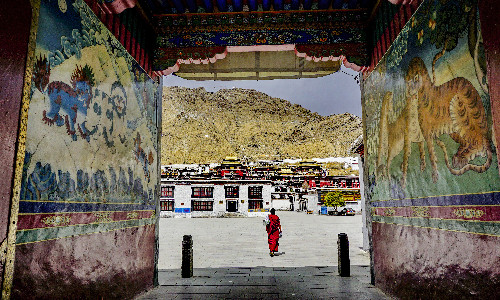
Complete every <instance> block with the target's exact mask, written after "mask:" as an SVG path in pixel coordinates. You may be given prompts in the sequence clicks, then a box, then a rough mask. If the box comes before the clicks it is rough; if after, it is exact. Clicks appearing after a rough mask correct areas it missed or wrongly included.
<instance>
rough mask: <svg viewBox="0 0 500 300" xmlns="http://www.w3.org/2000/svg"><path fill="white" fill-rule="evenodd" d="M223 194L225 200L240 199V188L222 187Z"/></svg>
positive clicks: (232, 186) (234, 186)
mask: <svg viewBox="0 0 500 300" xmlns="http://www.w3.org/2000/svg"><path fill="white" fill-rule="evenodd" d="M224 194H225V196H226V199H227V198H239V197H240V187H239V186H237V185H227V186H224Z"/></svg>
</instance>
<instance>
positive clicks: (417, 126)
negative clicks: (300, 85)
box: [362, 0, 500, 299]
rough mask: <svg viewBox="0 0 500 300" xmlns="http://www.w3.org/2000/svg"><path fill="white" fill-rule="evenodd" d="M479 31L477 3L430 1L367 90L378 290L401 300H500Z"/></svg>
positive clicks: (497, 184) (491, 146)
mask: <svg viewBox="0 0 500 300" xmlns="http://www.w3.org/2000/svg"><path fill="white" fill-rule="evenodd" d="M479 21H480V18H479V14H478V9H477V1H473V0H457V1H439V0H426V1H424V2H423V3H422V4H421V5H420V7H419V9H418V10H417V11H416V13H415V14H414V15H413V17H412V18H411V19H410V21H409V22H408V23H407V24H406V26H405V27H404V28H403V29H402V30H401V33H400V35H399V36H398V37H397V38H396V39H395V41H394V42H393V44H392V46H391V47H390V48H389V50H388V51H387V52H386V53H385V56H384V58H383V59H382V60H381V61H380V62H379V64H378V65H377V67H376V68H375V70H374V71H373V72H372V73H371V74H370V76H369V77H368V78H367V79H366V80H365V82H364V86H363V96H362V97H363V99H362V102H363V103H362V104H363V120H364V122H365V124H364V126H365V148H366V160H365V172H366V173H367V174H366V175H365V179H368V180H365V182H364V183H365V188H366V190H367V195H368V199H367V200H368V201H369V202H368V204H369V206H371V214H372V240H373V263H374V271H375V282H376V284H377V285H378V286H379V287H381V288H382V289H384V290H385V291H387V292H389V293H391V294H393V295H396V296H398V297H400V298H413V299H415V298H442V297H444V298H450V299H451V298H464V297H470V296H471V295H474V297H477V299H490V298H494V297H498V290H499V289H498V282H499V278H500V260H499V257H500V247H498V245H499V242H500V240H499V237H500V227H499V226H498V223H497V222H498V221H499V220H500V206H499V204H500V192H499V191H500V180H499V175H498V164H497V153H496V145H495V143H494V138H492V123H493V121H492V115H491V109H490V98H489V92H488V81H487V76H486V75H487V74H486V63H485V58H484V50H483V48H482V37H481V30H480V24H479ZM495 293H496V295H495Z"/></svg>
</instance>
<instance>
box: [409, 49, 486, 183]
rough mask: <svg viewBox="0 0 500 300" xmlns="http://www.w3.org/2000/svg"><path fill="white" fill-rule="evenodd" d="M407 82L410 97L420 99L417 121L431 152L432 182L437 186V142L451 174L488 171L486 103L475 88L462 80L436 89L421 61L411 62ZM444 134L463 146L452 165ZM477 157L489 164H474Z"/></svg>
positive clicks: (451, 81)
mask: <svg viewBox="0 0 500 300" xmlns="http://www.w3.org/2000/svg"><path fill="white" fill-rule="evenodd" d="M405 81H406V90H407V97H414V98H416V99H418V120H419V124H420V129H421V131H422V134H423V137H424V139H425V142H426V144H427V148H428V150H429V158H430V161H431V166H432V180H433V181H434V182H436V181H437V179H438V177H439V175H438V172H437V159H436V153H435V149H434V141H435V142H436V143H437V144H438V145H439V146H440V147H441V148H442V149H443V151H444V159H445V163H446V166H447V167H448V169H449V170H450V172H451V173H452V174H454V175H462V174H464V173H465V172H466V171H469V170H473V171H475V172H478V173H481V172H484V171H486V170H488V168H489V167H490V166H491V162H492V148H491V141H490V139H489V137H488V123H487V119H486V112H485V109H484V107H483V102H482V100H481V97H480V96H479V94H478V92H477V90H476V89H475V88H474V86H473V85H472V84H471V83H470V82H469V81H468V80H467V79H465V78H463V77H457V78H454V79H452V80H450V81H448V82H446V83H444V84H442V85H439V86H435V85H434V84H433V82H432V81H431V79H430V76H429V73H428V71H427V68H426V66H425V64H424V62H423V60H422V59H421V58H420V57H415V58H413V59H412V60H411V62H410V65H409V67H408V71H407V73H406V76H405ZM445 133H446V134H448V135H449V136H450V137H451V138H452V139H453V140H454V141H455V142H457V143H458V144H460V146H459V148H458V150H457V153H455V155H453V160H452V164H451V165H450V162H449V159H448V154H447V151H446V146H445V145H444V143H443V142H442V141H441V140H439V137H440V136H441V135H442V134H445ZM477 156H482V157H485V156H486V157H487V158H486V162H485V163H484V164H483V165H475V164H471V163H470V161H471V160H473V159H474V158H475V157H477Z"/></svg>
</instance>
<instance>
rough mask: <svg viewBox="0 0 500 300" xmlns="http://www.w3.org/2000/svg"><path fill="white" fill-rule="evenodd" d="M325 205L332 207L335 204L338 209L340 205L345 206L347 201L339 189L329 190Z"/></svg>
mask: <svg viewBox="0 0 500 300" xmlns="http://www.w3.org/2000/svg"><path fill="white" fill-rule="evenodd" d="M325 205H326V206H330V207H332V206H333V207H335V210H337V207H339V206H344V205H345V201H344V197H343V195H342V193H341V192H339V191H335V192H328V193H327V194H326V195H325Z"/></svg>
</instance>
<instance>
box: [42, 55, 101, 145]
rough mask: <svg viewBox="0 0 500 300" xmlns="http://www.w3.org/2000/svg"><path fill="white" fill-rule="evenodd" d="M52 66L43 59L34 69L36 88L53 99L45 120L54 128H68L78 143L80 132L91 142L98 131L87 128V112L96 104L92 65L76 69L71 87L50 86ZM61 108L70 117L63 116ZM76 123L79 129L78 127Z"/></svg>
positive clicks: (61, 84) (60, 83) (64, 84)
mask: <svg viewBox="0 0 500 300" xmlns="http://www.w3.org/2000/svg"><path fill="white" fill-rule="evenodd" d="M49 77H50V64H49V63H48V61H47V58H46V57H43V58H42V57H40V58H39V59H38V60H37V62H36V64H35V66H34V70H33V82H34V84H35V87H36V88H37V89H38V90H39V91H40V92H42V93H46V94H47V96H48V97H49V99H50V109H49V112H47V111H46V110H44V111H43V118H42V120H43V121H44V122H45V124H47V125H49V126H52V125H54V124H56V125H57V126H63V125H65V126H66V132H67V133H68V135H70V136H71V138H72V139H73V141H76V140H77V138H78V136H77V129H78V133H79V134H80V136H81V138H83V139H85V140H86V141H87V142H89V141H90V136H91V135H92V134H94V133H95V132H96V131H97V127H94V128H93V129H92V130H91V131H90V130H88V129H87V127H86V125H85V124H86V121H85V117H86V116H87V109H88V108H89V106H90V103H91V101H92V97H93V95H92V87H93V86H94V85H95V80H94V73H93V70H92V68H91V67H90V66H88V65H85V66H83V67H81V66H80V67H79V66H76V69H75V71H74V72H73V73H72V75H71V85H72V86H70V85H68V84H66V83H64V82H62V81H52V82H50V83H49ZM61 109H62V110H63V112H64V113H66V115H64V117H63V116H62V115H61ZM78 115H81V116H82V117H83V120H84V121H81V122H80V123H77V116H78ZM75 124H76V127H77V128H75Z"/></svg>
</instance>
